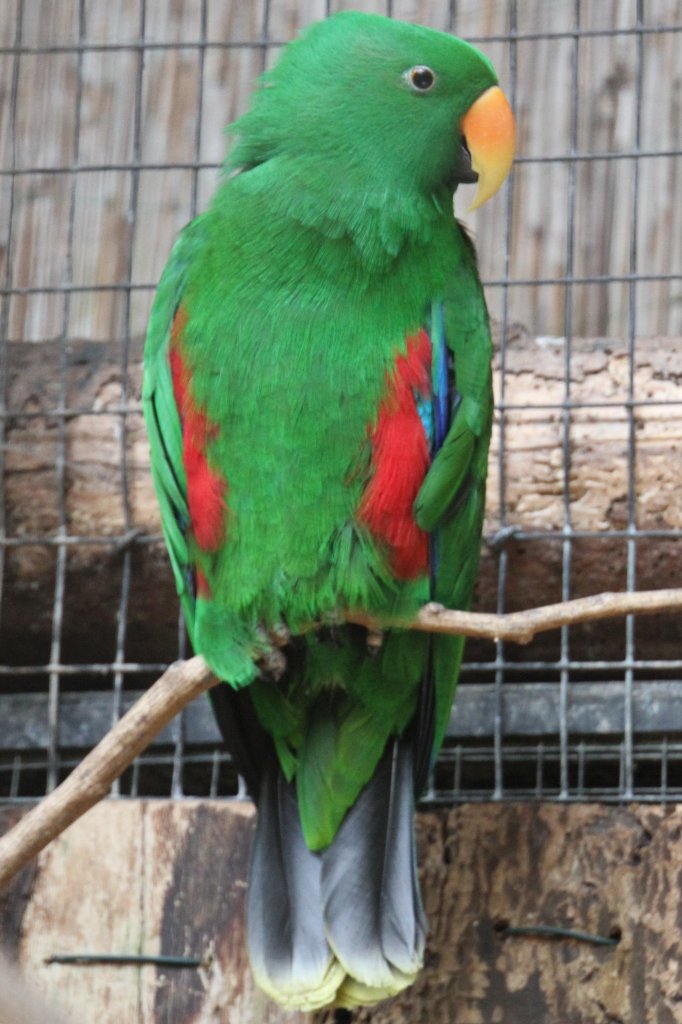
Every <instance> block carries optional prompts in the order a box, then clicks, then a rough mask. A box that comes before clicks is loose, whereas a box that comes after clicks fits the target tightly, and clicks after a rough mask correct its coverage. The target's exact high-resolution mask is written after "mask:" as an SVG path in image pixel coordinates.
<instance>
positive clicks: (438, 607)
mask: <svg viewBox="0 0 682 1024" xmlns="http://www.w3.org/2000/svg"><path fill="white" fill-rule="evenodd" d="M422 611H425V612H429V613H430V614H431V615H440V613H441V612H444V611H445V605H444V604H440V603H439V602H438V601H429V602H428V604H425V605H424V607H423V609H422Z"/></svg>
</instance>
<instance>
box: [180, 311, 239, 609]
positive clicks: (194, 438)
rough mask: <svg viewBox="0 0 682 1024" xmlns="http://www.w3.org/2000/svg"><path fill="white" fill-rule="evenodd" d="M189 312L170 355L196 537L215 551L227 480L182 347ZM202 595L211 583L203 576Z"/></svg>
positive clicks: (214, 432)
mask: <svg viewBox="0 0 682 1024" xmlns="http://www.w3.org/2000/svg"><path fill="white" fill-rule="evenodd" d="M186 326H187V313H186V312H185V310H184V308H183V307H182V306H179V307H178V310H177V312H176V314H175V317H174V318H173V326H172V329H171V338H170V348H169V359H170V367H171V376H172V379H173V395H174V397H175V404H176V406H177V409H178V412H179V414H180V422H181V424H182V460H183V464H184V467H185V475H186V477H187V505H188V508H189V517H190V522H191V524H192V532H193V534H194V538H195V540H196V542H197V544H198V545H199V547H200V548H201V549H202V551H215V550H217V548H218V547H219V546H220V545H221V543H222V542H223V540H224V538H225V526H226V518H227V516H226V513H227V507H226V498H227V480H226V479H225V478H224V477H223V476H222V475H221V474H220V473H218V472H217V471H216V470H214V469H212V468H211V467H210V466H209V464H208V457H207V451H206V450H207V446H208V442H209V441H211V440H213V439H214V438H216V437H217V435H218V427H217V426H216V425H215V424H213V423H211V422H210V421H209V419H208V416H207V415H206V413H205V412H203V411H202V410H201V409H200V408H198V406H197V404H196V402H195V400H194V398H193V396H192V390H191V370H190V367H189V365H188V363H187V361H186V359H185V357H184V354H183V351H182V341H183V336H184V332H185V328H186ZM198 589H199V593H200V595H201V596H208V585H207V584H204V582H203V578H202V577H199V580H198Z"/></svg>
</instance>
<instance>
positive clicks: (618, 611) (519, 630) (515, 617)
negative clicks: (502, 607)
mask: <svg viewBox="0 0 682 1024" xmlns="http://www.w3.org/2000/svg"><path fill="white" fill-rule="evenodd" d="M675 611H682V588H681V587H671V588H669V589H668V590H641V591H640V592H639V593H632V594H619V593H610V592H605V593H603V594H594V595H592V596H591V597H578V598H576V599H575V600H573V601H561V602H560V603H558V604H546V605H542V606H541V607H540V608H529V609H528V610H527V611H522V612H509V613H507V614H506V615H494V614H488V613H487V612H458V611H452V610H451V609H450V608H444V607H443V606H442V605H439V604H427V605H424V607H423V608H422V609H421V610H420V611H419V613H418V614H417V616H416V618H414V619H412V620H411V621H406V620H400V619H393V620H387V619H382V620H381V621H379V620H377V619H374V618H372V616H371V615H368V614H367V613H366V612H361V611H351V612H348V613H347V614H346V615H345V616H344V618H345V619H346V621H347V622H354V623H357V624H358V625H360V626H367V628H368V629H381V628H382V627H383V628H386V627H387V626H400V627H402V628H403V629H418V630H421V631H423V632H425V633H450V634H452V635H453V636H457V635H459V636H473V637H478V638H479V639H483V640H511V641H513V643H516V644H527V643H530V641H531V640H532V639H533V637H534V636H535V635H536V633H545V632H547V631H548V630H550V629H560V628H561V626H575V625H577V624H578V623H580V622H594V621H596V620H597V619H615V618H618V617H619V616H621V615H654V614H655V613H656V612H675Z"/></svg>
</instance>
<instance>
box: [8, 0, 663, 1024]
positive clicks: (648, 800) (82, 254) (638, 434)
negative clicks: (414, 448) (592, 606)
mask: <svg viewBox="0 0 682 1024" xmlns="http://www.w3.org/2000/svg"><path fill="white" fill-rule="evenodd" d="M345 6H352V7H354V8H362V9H366V10H372V11H379V12H380V13H388V14H390V15H391V16H393V17H396V18H401V19H405V20H409V21H416V22H421V23H423V24H428V25H432V26H434V27H437V28H440V29H444V30H447V31H453V32H456V33H457V34H459V35H462V36H464V37H465V38H467V39H470V40H471V41H474V42H476V43H477V44H478V45H479V46H480V47H481V48H482V49H483V50H484V51H485V52H486V53H488V54H489V55H490V57H491V58H492V59H493V61H494V63H495V65H496V67H497V68H498V70H499V71H500V73H501V78H502V84H503V86H504V89H505V91H506V93H507V95H508V96H509V98H510V100H511V102H512V105H513V107H514V110H515V113H516V118H517V123H518V127H519V133H520V135H519V141H518V155H517V160H516V162H515V167H514V171H513V175H512V177H511V180H510V182H509V183H508V184H507V185H506V186H505V189H504V191H503V192H502V193H500V195H499V196H498V197H497V198H496V199H495V200H494V201H493V202H491V203H490V204H488V205H486V207H485V208H484V209H483V210H481V211H480V212H478V213H476V214H474V215H472V216H470V217H466V214H465V211H466V206H467V201H466V198H465V197H464V196H459V195H458V197H457V204H456V208H457V210H458V212H459V215H460V216H462V217H465V219H466V220H467V223H468V224H469V225H470V226H471V228H472V230H473V232H474V234H475V238H476V242H477V246H478V250H479V257H480V263H481V270H482V275H483V278H484V281H485V284H486V292H487V297H488V302H489V306H490V309H491V314H492V317H493V327H494V333H495V338H496V342H497V351H496V356H495V364H494V377H495V388H496V402H497V408H496V419H495V433H494V439H493V445H492V450H491V456H490V467H489V492H488V507H487V519H486V526H485V537H484V551H483V562H482V570H481V574H480V580H479V585H478V591H477V601H476V608H477V609H478V610H487V611H500V612H503V611H511V610H515V609H523V608H530V607H534V606H537V605H541V604H546V603H550V602H557V601H562V600H567V599H569V598H574V597H579V596H583V595H588V594H596V593H599V592H601V591H605V590H619V591H629V592H634V591H639V590H645V589H655V588H663V587H675V586H676V585H678V586H679V585H680V580H681V579H682V547H681V545H680V538H681V536H682V533H681V528H682V391H681V390H680V376H681V374H682V369H681V368H682V203H681V202H680V190H681V188H682V8H681V7H680V3H679V0H450V2H449V3H448V2H446V0H441V2H437V0H422V2H419V0H411V2H410V0H394V2H392V3H391V2H390V0H389V2H388V4H386V3H385V2H381V3H379V2H373V0H365V2H355V3H354V4H348V5H346V4H343V3H336V2H334V3H330V2H329V0H327V2H325V0H309V2H300V3H295V2H288V0H258V2H254V3H249V4H240V3H237V2H233V0H120V2H119V3H117V4H112V3H111V2H109V0H60V2H59V3H58V4H56V3H53V2H51V0H4V2H3V4H2V7H1V9H0V97H1V104H0V244H1V249H0V594H1V597H2V604H1V606H0V612H1V617H0V800H2V801H3V804H2V807H1V808H0V815H1V816H2V821H3V828H7V827H9V825H10V824H11V823H12V822H14V821H15V820H17V819H18V818H19V817H20V816H21V815H22V813H23V811H24V805H25V804H26V803H27V802H30V801H35V800H36V798H39V797H41V796H43V795H44V794H45V793H47V792H49V791H50V790H52V789H53V788H54V787H55V785H56V784H57V783H58V782H59V781H60V780H61V779H63V778H64V777H65V776H66V774H67V773H68V772H69V771H70V769H71V768H72V767H73V766H74V765H75V764H76V763H77V762H78V761H79V760H80V758H81V757H82V756H83V754H84V753H85V752H86V751H87V750H88V749H89V748H91V747H92V746H93V745H94V744H95V743H96V742H97V741H98V740H99V739H100V738H101V737H102V736H103V735H104V733H105V732H106V731H107V730H108V729H109V728H110V726H111V725H112V723H113V722H115V721H116V720H117V719H118V718H119V717H120V715H121V714H122V712H123V711H124V710H125V709H126V708H127V707H128V706H130V705H131V704H132V703H133V702H134V700H135V699H136V697H137V696H138V695H139V693H140V692H141V691H142V690H143V689H144V688H146V687H147V686H148V685H149V684H150V683H151V682H152V681H153V680H154V679H156V678H157V677H158V676H159V675H160V673H161V672H162V671H163V669H164V668H165V667H166V666H167V664H168V663H169V662H171V661H173V660H174V659H176V658H182V657H185V656H186V654H187V653H188V652H187V651H186V644H185V640H184V632H183V628H182V623H181V621H180V620H179V617H178V609H177V602H176V600H175V596H174V590H173V585H172V580H171V574H170V570H169V567H168V565H167V561H166V555H165V552H164V549H163V545H162V542H161V538H160V532H159V523H158V518H157V511H156V506H155V501H154V497H153V493H152V488H151V480H150V476H149V465H148V451H147V444H146V439H145V435H144V429H143V425H142V417H141V410H140V375H141V353H142V342H143V335H144V330H145V326H146V320H147V316H148V312H149V308H150V304H151V300H152V296H153V292H154V287H155V283H156V281H157V280H158V276H159V274H160V271H161V269H162V267H163V265H164V263H165V260H166V258H167V255H168V252H169V250H170V247H171V244H172V242H173V239H174V238H175V236H176V235H177V233H178V231H179V230H180V229H181V228H182V227H183V226H184V224H185V223H186V222H187V221H188V220H189V219H190V218H191V217H192V216H193V215H194V213H195V212H197V211H199V210H201V209H202V208H203V207H204V206H205V204H206V202H207V200H208V198H209V196H210V195H211V193H212V191H213V188H214V184H215V181H216V176H217V174H218V171H219V167H220V163H221V160H222V158H223V155H224V152H225V147H226V145H227V144H229V143H228V140H227V139H226V137H225V135H224V133H223V128H224V126H225V125H226V124H227V123H228V122H229V121H231V120H233V119H234V118H235V116H237V115H238V114H239V113H240V112H241V111H242V109H243V108H244V106H245V104H246V102H247V100H248V96H249V94H250V90H251V88H252V83H253V80H254V78H255V77H256V76H257V75H258V74H259V73H260V71H261V70H262V69H264V68H265V67H267V66H268V65H269V64H270V62H271V61H272V60H273V59H274V57H275V56H276V54H277V52H278V49H279V47H280V46H281V44H282V43H284V42H286V41H287V40H288V39H289V38H291V37H292V36H293V35H294V34H295V33H296V31H297V30H298V29H299V28H300V27H301V26H302V25H305V24H306V23H308V22H309V21H311V20H313V19H316V18H322V17H325V16H326V15H327V14H329V13H331V12H333V11H336V10H337V9H340V8H342V7H345ZM465 660H466V663H465V665H464V669H463V672H462V677H461V683H460V689H459V693H458V697H457V701H456V705H455V708H454V711H453V714H452V718H451V726H450V730H449V736H448V740H447V743H446V746H445V748H444V750H443V753H442V756H441V758H440V761H439V763H438V765H437V767H436V770H435V772H434V775H433V778H432V780H431V783H430V787H429V790H428V792H427V794H426V795H425V798H424V805H423V810H422V812H421V813H420V817H419V849H420V859H421V863H422V864H423V876H424V882H423V884H424V888H425V897H426V904H427V911H428V914H429V917H430V920H431V924H432V936H431V945H430V948H429V954H428V957H427V967H426V969H425V971H424V972H423V974H422V976H421V978H420V980H419V981H418V982H417V984H416V985H415V986H414V988H413V989H410V990H408V992H407V993H406V994H405V995H404V996H403V997H401V998H399V999H398V1000H397V1001H395V1002H393V1003H389V1004H386V1005H384V1006H382V1007H380V1008H378V1009H376V1010H374V1011H372V1012H365V1013H362V1014H358V1015H357V1019H358V1020H366V1019H370V1018H371V1019H372V1020H373V1021H386V1022H389V1021H390V1022H394V1021H396V1022H397V1021H413V1020H423V1021H426V1020H428V1021H432V1020H433V1021H440V1020H442V1021H446V1020H447V1021H451V1022H454V1024H487V1022H493V1021H494V1022H496V1024H505V1022H508V1021H509V1022H511V1021H515V1022H518V1021H523V1022H524V1024H533V1022H538V1024H540V1022H550V1021H551V1022H558V1021H561V1022H562V1024H563V1022H576V1024H578V1022H579V1024H586V1022H588V1021H589V1022H593V1021H599V1022H601V1021H603V1022H607V1021H611V1022H618V1021H621V1022H625V1021H627V1022H629V1024H630V1022H631V1024H640V1022H641V1024H644V1022H647V1024H648V1022H661V1024H663V1022H666V1024H667V1022H674V1021H680V1020H682V1009H681V1007H682V942H681V939H680V928H679V903H680V899H681V897H682V893H680V890H679V870H680V867H682V841H681V840H680V835H681V834H682V808H680V806H679V804H678V801H679V800H680V799H681V798H682V620H681V619H680V616H679V613H678V614H672V613H670V614H659V615H656V616H648V617H642V618H639V617H637V618H636V617H634V616H627V617H623V618H620V619H612V620H607V621H604V622H592V623H589V624H586V623H584V624H578V625H573V626H570V627H568V626H565V627H563V628H561V629H557V630H554V631H552V632H548V633H542V634H538V636H537V637H536V638H535V639H534V640H533V641H532V642H531V643H530V644H528V645H526V646H517V645H514V644H511V643H508V642H501V641H498V642H493V641H470V642H469V643H468V646H467V651H466V659H465ZM217 797H225V798H229V799H228V800H227V801H225V802H216V801H214V799H213V798H217ZM112 798H113V799H111V800H109V801H106V802H105V803H104V804H102V805H100V806H99V807H98V808H97V810H95V811H93V812H91V814H90V815H88V816H87V817H86V818H84V819H83V820H82V821H80V822H79V823H78V824H77V825H76V826H73V828H72V829H71V830H70V831H68V832H67V833H65V835H64V836H63V837H62V838H61V839H60V840H58V841H57V842H56V843H55V844H54V845H53V846H52V847H50V848H48V850H46V851H45V853H44V854H42V855H41V857H40V859H39V860H38V862H37V864H35V863H34V864H33V865H31V866H29V867H27V868H26V869H25V870H24V871H23V872H22V875H21V876H20V878H19V880H18V881H17V882H16V883H15V884H14V885H13V886H12V887H11V888H10V889H9V891H8V893H7V894H6V895H5V896H4V897H3V896H0V938H1V939H2V940H3V941H4V944H5V945H6V946H7V947H9V948H10V950H11V951H12V952H13V953H14V954H15V955H16V957H17V958H18V960H19V962H20V963H21V965H22V966H23V967H24V968H25V970H26V971H27V973H30V974H32V975H33V976H34V977H35V978H36V979H37V980H38V982H39V984H40V986H41V987H42V988H43V990H44V991H46V992H48V993H50V994H54V996H55V997H56V998H59V999H61V1001H62V1003H63V1005H64V1006H65V1007H66V1009H67V1011H68V1012H69V1013H71V1014H72V1017H73V1020H74V1021H78V1020H89V1019H90V1020H91V1019H96V1020H98V1021H101V1022H108V1021H112V1022H113V1021H122V1020H125V1021H131V1022H132V1021H136V1022H137V1021H139V1022H149V1024H151V1022H160V1021H168V1022H171V1021H172V1022H173V1024H180V1022H185V1021H186V1022H189V1021H199V1020H202V1021H208V1020H211V1021H234V1022H236V1021H245V1022H246V1021H256V1020H263V1021H280V1020H282V1021H283V1020H291V1021H294V1020H300V1021H302V1020H304V1019H306V1018H305V1017H304V1015H302V1014H301V1015H295V1014H290V1015H287V1014H284V1013H282V1012H281V1011H278V1010H277V1009H276V1008H275V1007H274V1006H272V1005H270V1004H267V1003H266V1002H265V1001H264V997H261V996H259V995H258V994H257V991H256V990H255V989H254V987H253V983H252V982H251V980H250V978H249V975H248V971H247V968H246V966H245V958H244V953H243V948H242V945H243V942H242V934H241V927H242V925H241V908H242V902H243V885H244V872H245V865H246V859H247V851H248V843H249V836H250V829H251V816H250V813H249V805H248V803H247V802H245V801H244V800H243V791H242V789H241V788H240V783H239V779H238V778H237V776H236V773H235V772H234V770H233V769H232V766H231V764H230V760H229V757H228V755H227V754H226V753H225V752H224V751H223V750H222V749H221V747H220V745H219V742H218V733H217V730H216V728H215V726H214V725H213V722H212V719H211V715H210V711H209V709H208V705H207V703H206V701H205V700H203V701H199V702H196V703H195V704H193V705H191V706H190V707H189V708H188V709H187V710H186V711H185V712H184V713H183V714H182V716H180V718H178V719H176V720H175V721H174V722H173V724H172V725H171V726H170V727H169V728H168V729H167V730H166V731H165V732H164V733H163V734H162V735H161V736H160V737H159V738H158V739H157V740H156V741H155V742H154V744H153V745H152V747H151V748H150V749H149V750H148V751H147V752H146V753H145V754H143V755H142V756H140V757H139V758H138V759H136V761H135V762H134V764H133V766H132V767H131V768H130V769H129V770H127V771H126V772H125V774H124V775H123V776H122V778H121V779H120V781H118V782H116V783H115V785H114V787H113V790H112ZM131 798H134V799H131ZM152 798H157V799H152ZM158 798H161V799H158ZM545 927H548V928H550V929H552V928H559V929H562V928H563V929H564V930H571V931H573V932H574V933H575V932H582V933H585V935H586V937H587V939H588V940H595V939H602V940H604V942H603V943H602V944H598V943H596V942H595V941H585V942H581V941H578V940H577V939H576V938H575V936H573V937H570V936H569V937H567V936H563V937H562V936H557V935H551V936H547V935H542V934H538V932H537V929H538V928H540V929H542V928H545ZM515 929H521V932H520V933H515ZM524 929H530V932H527V931H524ZM533 929H536V931H533ZM69 953H88V954H137V955H142V954H146V955H149V956H151V957H152V958H153V957H154V956H157V957H158V956H160V955H162V954H163V955H168V956H171V955H175V956H178V957H184V958H186V959H189V960H192V958H194V959H195V960H196V961H197V962H196V963H194V964H192V963H189V964H185V965H184V969H183V968H179V967H178V966H177V965H176V966H173V965H171V964H169V963H163V962H160V961H159V962H157V963H149V964H146V965H140V964H136V965H131V964H127V965H126V964H123V965H122V964H117V965H113V964H99V965H91V966H89V967H85V966H83V965H80V966H79V965H74V964H58V963H50V962H49V961H50V958H51V957H54V956H57V955H62V954H69Z"/></svg>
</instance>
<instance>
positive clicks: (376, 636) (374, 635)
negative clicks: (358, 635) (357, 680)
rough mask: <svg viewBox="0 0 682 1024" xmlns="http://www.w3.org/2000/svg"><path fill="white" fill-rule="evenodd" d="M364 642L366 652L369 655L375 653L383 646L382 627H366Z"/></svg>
mask: <svg viewBox="0 0 682 1024" xmlns="http://www.w3.org/2000/svg"><path fill="white" fill-rule="evenodd" d="M365 643H366V644H367V653H368V654H369V655H370V656H371V657H374V656H375V655H377V654H378V653H379V651H380V650H381V648H382V647H383V646H384V631H383V629H368V630H367V638H366V640H365Z"/></svg>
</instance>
